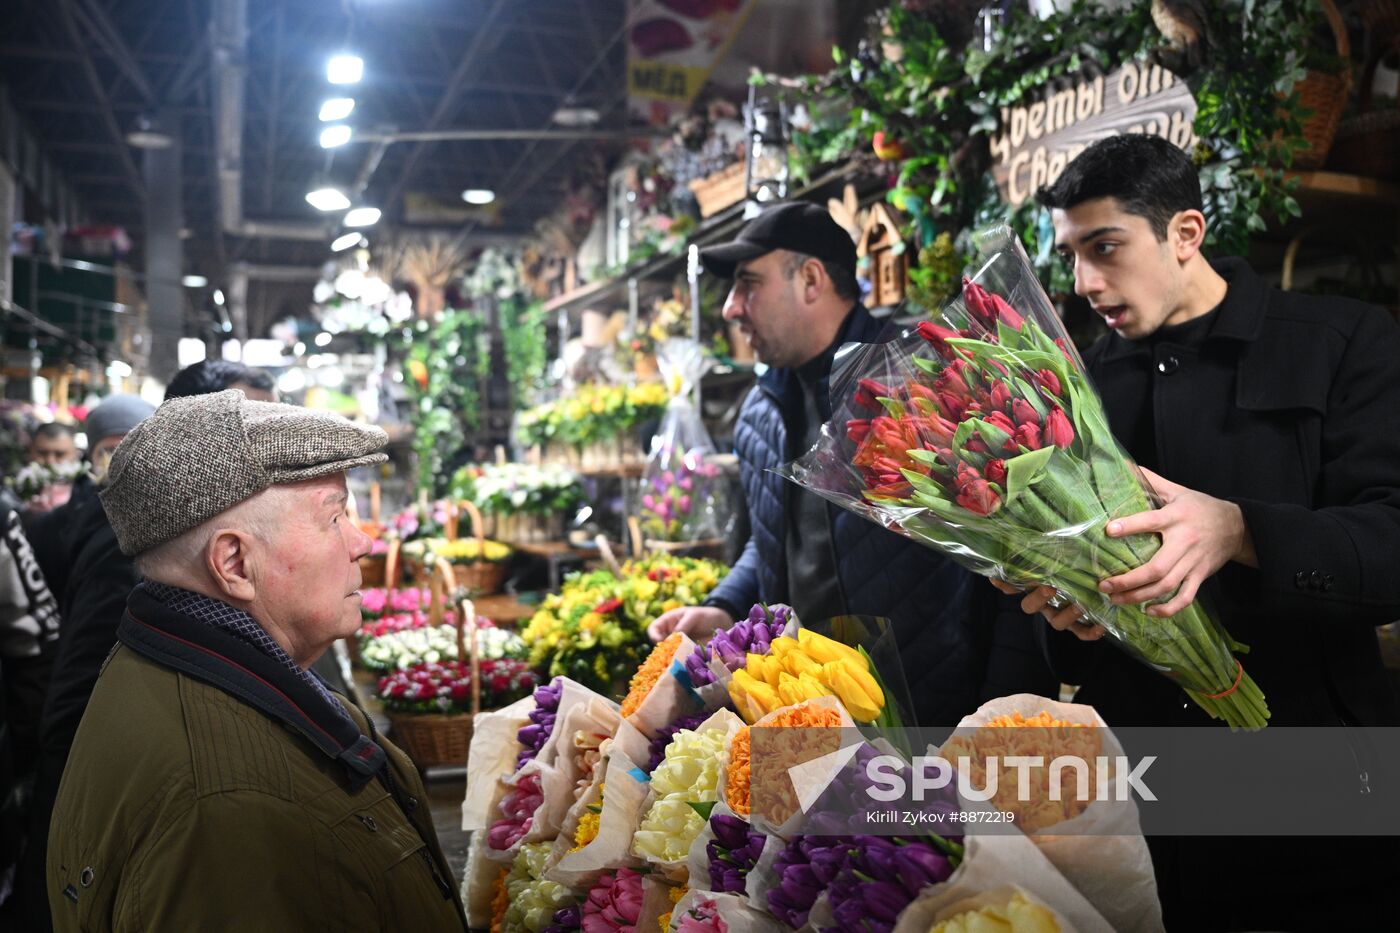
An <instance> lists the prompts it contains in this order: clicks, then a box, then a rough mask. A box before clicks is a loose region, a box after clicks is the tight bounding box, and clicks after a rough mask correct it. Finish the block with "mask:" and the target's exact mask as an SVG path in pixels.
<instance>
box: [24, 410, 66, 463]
mask: <svg viewBox="0 0 1400 933" xmlns="http://www.w3.org/2000/svg"><path fill="white" fill-rule="evenodd" d="M28 455H29V462H30V463H41V464H43V465H44V466H54V465H56V464H59V463H76V462H77V460H78V442H77V432H76V431H74V430H73V428H72V427H71V426H69V425H66V424H60V423H58V422H56V421H53V422H49V423H48V424H41V425H39V426H38V427H37V428H35V429H34V433H33V434H32V435H31V436H30V438H29V448H28Z"/></svg>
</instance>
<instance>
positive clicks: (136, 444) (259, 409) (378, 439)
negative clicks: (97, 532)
mask: <svg viewBox="0 0 1400 933" xmlns="http://www.w3.org/2000/svg"><path fill="white" fill-rule="evenodd" d="M388 440H389V438H388V435H386V434H385V433H384V432H383V431H381V430H380V429H379V428H375V427H366V426H364V425H359V424H355V423H353V422H351V421H347V420H346V419H344V418H341V417H340V416H338V415H331V414H326V413H324V412H318V411H311V410H309V409H306V408H298V407H296V406H295V405H280V404H276V403H274V402H250V401H248V399H247V398H245V397H244V395H243V393H242V392H240V391H238V390H237V389H228V390H225V391H223V392H215V393H213V394H211V395H192V396H188V397H186V398H176V399H171V400H170V401H168V402H166V403H165V404H164V405H161V406H160V408H158V409H156V413H155V414H154V415H152V416H151V417H149V418H147V419H146V420H145V421H143V422H141V423H140V424H138V425H137V426H136V427H135V428H134V429H132V430H131V432H130V433H128V434H127V435H126V437H125V438H124V439H123V440H122V442H121V446H119V447H118V448H117V450H116V452H115V453H114V454H113V455H112V465H111V468H110V469H109V470H108V473H107V486H106V488H105V489H103V490H102V493H101V497H102V507H103V508H104V509H105V510H106V511H107V517H108V518H110V519H111V521H112V529H113V530H114V531H116V533H117V544H118V545H120V547H121V550H122V553H123V554H127V555H135V554H140V553H141V552H142V551H147V550H150V549H151V548H153V547H155V546H156V545H158V544H163V543H164V542H166V541H169V540H171V539H172V538H177V537H179V536H180V535H182V534H184V533H185V532H186V531H189V530H190V529H191V528H194V527H195V526H197V525H199V524H201V523H202V522H205V521H208V520H209V519H211V518H213V517H214V516H215V515H218V514H219V513H220V512H223V511H225V510H227V509H230V508H232V507H233V506H235V505H237V504H238V503H240V502H242V501H244V500H245V499H250V498H252V497H253V496H255V495H257V494H258V493H260V492H262V491H263V490H264V489H267V488H268V487H269V486H274V485H278V484H280V483H296V482H300V481H301V480H307V479H315V478H316V477H318V476H329V475H330V474H332V473H341V472H344V471H345V470H348V469H350V468H351V467H357V466H364V465H366V464H370V463H383V462H384V461H385V460H387V459H388V457H387V455H385V454H382V453H379V452H378V451H379V450H380V449H381V448H382V447H383V446H384V445H385V444H386V443H387V442H388Z"/></svg>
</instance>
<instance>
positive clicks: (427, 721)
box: [389, 713, 476, 771]
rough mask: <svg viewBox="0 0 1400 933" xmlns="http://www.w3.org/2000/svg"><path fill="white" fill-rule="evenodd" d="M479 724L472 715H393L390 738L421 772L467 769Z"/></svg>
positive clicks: (390, 715) (390, 717)
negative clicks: (440, 769) (474, 734)
mask: <svg viewBox="0 0 1400 933" xmlns="http://www.w3.org/2000/svg"><path fill="white" fill-rule="evenodd" d="M475 721H476V717H475V716H473V715H472V714H471V713H452V714H447V715H441V714H438V713H390V714H389V737H390V738H391V739H393V740H394V742H396V743H397V744H398V746H399V748H402V749H403V750H404V751H405V752H407V753H408V757H410V758H412V759H413V763H414V764H415V765H417V766H418V770H420V771H426V770H427V769H428V768H437V767H441V766H444V765H446V766H455V767H464V766H465V765H466V763H467V752H468V751H469V750H470V748H471V743H472V723H473V722H475Z"/></svg>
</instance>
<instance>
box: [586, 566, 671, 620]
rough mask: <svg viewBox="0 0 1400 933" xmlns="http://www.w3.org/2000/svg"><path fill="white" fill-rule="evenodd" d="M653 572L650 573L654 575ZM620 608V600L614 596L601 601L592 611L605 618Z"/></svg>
mask: <svg viewBox="0 0 1400 933" xmlns="http://www.w3.org/2000/svg"><path fill="white" fill-rule="evenodd" d="M655 572H656V571H654V570H653V571H652V573H655ZM621 608H622V600H620V599H618V598H617V597H616V596H614V597H613V598H612V599H605V600H603V601H602V602H601V603H599V604H598V605H596V606H594V607H593V611H594V612H596V613H598V615H600V616H605V615H610V614H612V613H614V612H617V610H619V609H621Z"/></svg>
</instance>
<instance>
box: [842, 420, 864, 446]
mask: <svg viewBox="0 0 1400 933" xmlns="http://www.w3.org/2000/svg"><path fill="white" fill-rule="evenodd" d="M869 434H870V419H868V418H852V419H851V420H850V421H847V422H846V437H848V438H850V439H851V440H852V441H855V442H856V443H857V444H859V443H860V442H861V441H863V440H865V438H866V437H867V436H868V435H869Z"/></svg>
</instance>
